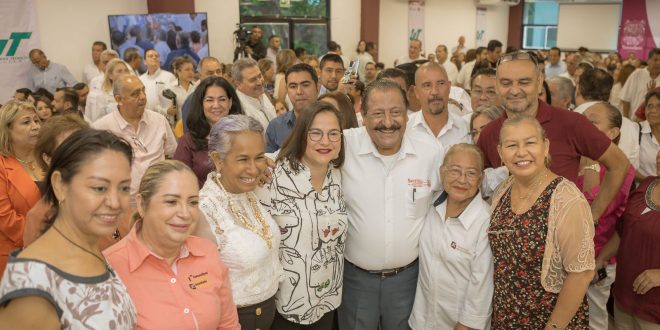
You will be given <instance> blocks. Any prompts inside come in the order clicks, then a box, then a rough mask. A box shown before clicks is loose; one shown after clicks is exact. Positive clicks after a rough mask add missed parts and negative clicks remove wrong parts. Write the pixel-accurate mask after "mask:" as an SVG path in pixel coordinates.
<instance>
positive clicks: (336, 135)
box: [307, 129, 342, 142]
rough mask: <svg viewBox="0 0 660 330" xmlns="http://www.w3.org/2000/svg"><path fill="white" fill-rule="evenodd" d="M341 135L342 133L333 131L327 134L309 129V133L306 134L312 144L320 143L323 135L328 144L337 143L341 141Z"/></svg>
mask: <svg viewBox="0 0 660 330" xmlns="http://www.w3.org/2000/svg"><path fill="white" fill-rule="evenodd" d="M341 134H342V133H341V132H340V131H338V130H334V129H333V130H331V131H329V132H327V133H325V132H323V131H322V130H320V129H310V130H309V132H307V136H309V139H310V140H312V141H314V142H318V141H321V139H323V135H327V136H328V140H330V142H339V141H340V140H341Z"/></svg>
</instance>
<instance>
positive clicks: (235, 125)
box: [209, 60, 264, 159]
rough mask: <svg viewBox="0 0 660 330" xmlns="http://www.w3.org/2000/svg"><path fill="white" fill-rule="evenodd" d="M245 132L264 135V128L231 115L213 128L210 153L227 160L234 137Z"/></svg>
mask: <svg viewBox="0 0 660 330" xmlns="http://www.w3.org/2000/svg"><path fill="white" fill-rule="evenodd" d="M253 61H254V60H253ZM243 132H255V133H259V134H263V132H264V127H263V126H262V125H261V123H259V121H257V120H256V119H254V118H252V117H250V116H246V115H229V116H227V117H224V118H222V119H220V121H218V122H217V123H216V124H215V125H213V127H211V132H210V133H209V151H215V152H217V153H218V156H219V157H220V159H225V156H227V153H229V150H230V149H231V144H232V142H233V141H234V137H235V136H236V135H238V134H239V133H243Z"/></svg>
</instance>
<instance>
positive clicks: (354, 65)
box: [341, 60, 360, 84]
mask: <svg viewBox="0 0 660 330" xmlns="http://www.w3.org/2000/svg"><path fill="white" fill-rule="evenodd" d="M359 66H360V60H355V61H351V64H350V65H349V66H348V69H346V72H344V76H343V77H342V78H341V82H342V83H343V84H347V83H348V82H349V81H350V80H351V76H353V75H357V72H358V67H359Z"/></svg>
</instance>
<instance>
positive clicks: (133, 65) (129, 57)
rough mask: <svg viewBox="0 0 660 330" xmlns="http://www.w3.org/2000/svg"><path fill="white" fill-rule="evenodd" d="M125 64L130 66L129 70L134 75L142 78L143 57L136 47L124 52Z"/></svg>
mask: <svg viewBox="0 0 660 330" xmlns="http://www.w3.org/2000/svg"><path fill="white" fill-rule="evenodd" d="M124 62H126V64H128V68H129V70H130V71H132V73H133V75H135V76H138V77H139V76H140V71H141V70H142V55H140V52H138V50H137V48H135V47H128V48H126V51H125V52H124Z"/></svg>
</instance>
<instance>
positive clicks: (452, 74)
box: [435, 45, 458, 85]
mask: <svg viewBox="0 0 660 330" xmlns="http://www.w3.org/2000/svg"><path fill="white" fill-rule="evenodd" d="M435 59H436V61H438V63H439V64H440V65H442V66H443V67H445V71H447V77H448V78H449V81H451V83H452V85H453V84H456V78H458V68H457V67H456V64H454V62H452V61H449V54H447V46H445V45H438V46H437V47H435Z"/></svg>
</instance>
